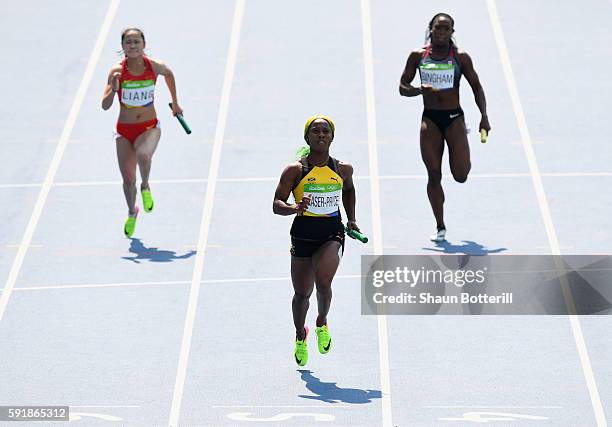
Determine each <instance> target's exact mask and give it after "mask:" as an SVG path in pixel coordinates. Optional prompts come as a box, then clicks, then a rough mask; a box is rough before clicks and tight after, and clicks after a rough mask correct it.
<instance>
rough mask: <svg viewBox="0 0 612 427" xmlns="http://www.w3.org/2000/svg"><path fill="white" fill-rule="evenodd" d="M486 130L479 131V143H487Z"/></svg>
mask: <svg viewBox="0 0 612 427" xmlns="http://www.w3.org/2000/svg"><path fill="white" fill-rule="evenodd" d="M487 136H488V133H487V130H486V129H480V142H482V143H483V144H484V143H486V142H487Z"/></svg>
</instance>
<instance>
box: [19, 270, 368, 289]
mask: <svg viewBox="0 0 612 427" xmlns="http://www.w3.org/2000/svg"><path fill="white" fill-rule="evenodd" d="M360 278H361V275H360V274H345V275H339V276H335V277H334V280H335V279H339V280H347V279H360ZM261 282H264V283H265V282H291V277H289V276H287V277H250V278H235V279H208V280H202V281H200V283H202V284H221V283H225V284H228V283H261ZM190 283H191V281H188V280H168V281H163V282H120V283H86V284H81V285H48V286H44V285H27V287H22V288H14V289H13V291H15V292H18V291H42V290H50V289H90V288H120V287H131V286H134V287H138V286H167V285H187V284H190Z"/></svg>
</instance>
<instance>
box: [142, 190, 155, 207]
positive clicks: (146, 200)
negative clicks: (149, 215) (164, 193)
mask: <svg viewBox="0 0 612 427" xmlns="http://www.w3.org/2000/svg"><path fill="white" fill-rule="evenodd" d="M140 194H142V207H143V208H144V210H145V212H151V211H152V210H153V206H155V202H154V201H153V196H152V195H151V190H150V189H148V190H140Z"/></svg>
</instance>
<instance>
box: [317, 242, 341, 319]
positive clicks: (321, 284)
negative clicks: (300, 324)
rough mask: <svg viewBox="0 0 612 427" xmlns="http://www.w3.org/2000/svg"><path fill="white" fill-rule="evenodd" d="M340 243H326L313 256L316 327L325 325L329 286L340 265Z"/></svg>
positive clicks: (330, 295)
mask: <svg viewBox="0 0 612 427" xmlns="http://www.w3.org/2000/svg"><path fill="white" fill-rule="evenodd" d="M340 246H341V245H340V243H339V242H335V241H330V242H326V243H324V244H323V246H321V247H320V248H319V249H318V250H317V251H316V252H315V254H314V255H313V257H312V261H313V265H314V274H315V284H316V286H317V306H318V309H319V314H318V316H317V326H323V325H326V324H327V313H329V307H330V306H331V299H332V289H331V284H332V280H333V279H334V276H335V275H336V271H337V270H338V265H340V255H339V254H338V251H339V250H340Z"/></svg>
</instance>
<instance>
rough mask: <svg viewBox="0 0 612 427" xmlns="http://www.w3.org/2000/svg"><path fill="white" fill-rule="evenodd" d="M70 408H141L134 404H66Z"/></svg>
mask: <svg viewBox="0 0 612 427" xmlns="http://www.w3.org/2000/svg"><path fill="white" fill-rule="evenodd" d="M68 406H70V409H72V408H142V406H136V405H68Z"/></svg>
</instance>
